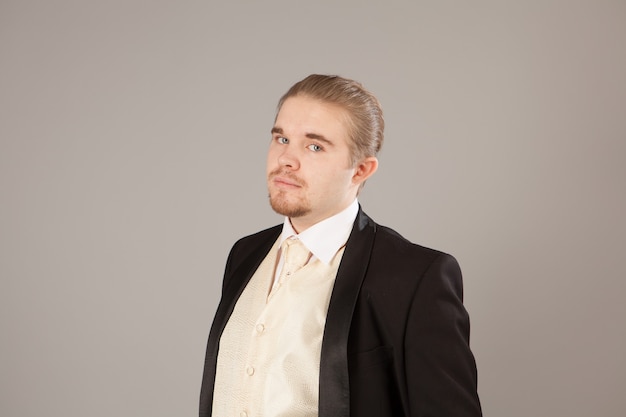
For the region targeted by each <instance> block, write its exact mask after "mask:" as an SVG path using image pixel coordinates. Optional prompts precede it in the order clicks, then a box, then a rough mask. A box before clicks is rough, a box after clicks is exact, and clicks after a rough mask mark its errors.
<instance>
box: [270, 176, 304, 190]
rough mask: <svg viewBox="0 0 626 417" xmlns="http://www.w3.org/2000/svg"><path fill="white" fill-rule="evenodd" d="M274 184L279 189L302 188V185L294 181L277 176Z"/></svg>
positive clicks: (273, 180) (273, 179)
mask: <svg viewBox="0 0 626 417" xmlns="http://www.w3.org/2000/svg"><path fill="white" fill-rule="evenodd" d="M272 182H273V183H274V184H275V185H277V186H279V187H288V188H300V187H301V185H300V184H298V183H297V182H296V181H295V180H292V179H290V178H287V177H281V176H276V177H274V178H272Z"/></svg>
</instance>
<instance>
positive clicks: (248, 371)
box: [246, 366, 254, 376]
mask: <svg viewBox="0 0 626 417" xmlns="http://www.w3.org/2000/svg"><path fill="white" fill-rule="evenodd" d="M246 373H247V374H248V375H249V376H252V375H254V368H253V367H252V366H248V367H247V368H246Z"/></svg>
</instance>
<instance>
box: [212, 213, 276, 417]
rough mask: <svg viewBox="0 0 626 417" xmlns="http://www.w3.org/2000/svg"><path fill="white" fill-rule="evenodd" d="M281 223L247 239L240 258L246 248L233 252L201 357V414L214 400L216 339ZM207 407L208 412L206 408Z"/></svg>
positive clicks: (265, 253)
mask: <svg viewBox="0 0 626 417" xmlns="http://www.w3.org/2000/svg"><path fill="white" fill-rule="evenodd" d="M281 228H282V225H281V226H276V227H274V228H272V229H268V230H266V231H264V232H262V234H261V235H259V236H258V238H257V239H254V238H253V239H251V240H250V241H249V242H246V245H247V246H248V247H252V248H254V249H253V250H252V251H251V252H249V254H248V255H247V256H246V257H245V258H244V259H242V260H239V259H236V258H237V253H239V252H244V251H245V250H246V248H240V249H239V250H238V252H237V253H234V254H233V259H231V260H230V261H231V262H233V267H234V270H233V272H232V273H231V274H230V276H228V277H225V280H224V282H225V283H226V286H225V287H224V290H223V293H222V298H221V300H220V304H219V306H218V307H217V312H216V313H215V318H214V319H213V325H212V326H211V331H210V333H209V341H208V343H207V350H206V359H205V361H204V376H203V380H202V389H201V392H200V416H201V417H202V416H205V415H206V416H210V415H211V412H210V411H211V406H212V403H213V385H214V383H215V367H216V364H217V351H218V348H219V341H220V337H221V335H222V332H223V331H224V327H226V323H227V322H228V319H229V318H230V315H231V314H232V312H233V310H234V308H235V304H236V303H237V300H238V299H239V296H240V295H241V293H242V292H243V290H244V288H245V287H246V285H247V284H248V281H250V278H252V275H254V272H255V271H256V270H257V268H258V267H259V265H260V264H261V262H262V261H263V259H265V257H266V256H267V253H268V252H269V250H270V249H271V248H272V245H273V244H274V242H275V241H276V239H278V236H279V235H280V231H281ZM207 410H208V412H206V411H207Z"/></svg>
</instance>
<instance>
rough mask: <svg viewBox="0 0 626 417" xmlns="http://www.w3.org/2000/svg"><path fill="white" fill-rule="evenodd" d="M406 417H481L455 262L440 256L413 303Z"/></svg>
mask: <svg viewBox="0 0 626 417" xmlns="http://www.w3.org/2000/svg"><path fill="white" fill-rule="evenodd" d="M405 355H406V356H405V359H406V362H405V366H406V379H407V381H406V383H407V387H408V390H409V393H408V394H409V395H408V396H409V408H410V415H411V416H419V417H426V416H428V417H461V416H463V417H477V416H481V415H482V413H481V407H480V401H479V399H478V394H477V371H476V363H475V360H474V356H473V354H472V352H471V350H470V347H469V316H468V313H467V311H466V310H465V307H464V306H463V283H462V277H461V270H460V268H459V265H458V263H457V261H456V260H455V259H454V258H453V257H452V256H450V255H447V254H441V255H439V256H438V257H436V258H435V259H434V261H433V262H432V264H431V265H430V267H429V268H428V269H427V270H426V272H425V274H424V276H423V277H422V279H421V282H420V284H419V286H418V287H417V289H416V292H415V294H414V297H413V301H412V305H411V307H410V310H409V316H408V322H407V327H406V337H405Z"/></svg>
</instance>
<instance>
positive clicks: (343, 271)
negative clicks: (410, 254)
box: [319, 209, 376, 417]
mask: <svg viewBox="0 0 626 417" xmlns="http://www.w3.org/2000/svg"><path fill="white" fill-rule="evenodd" d="M375 233H376V225H375V223H374V222H373V221H372V220H371V219H370V218H369V217H368V216H367V215H366V214H365V213H363V211H361V210H360V209H359V214H358V215H357V218H356V221H355V222H354V227H353V228H352V233H351V234H350V237H349V238H348V242H347V243H346V249H345V251H344V254H343V258H342V259H341V264H340V265H339V270H338V271H337V277H336V279H335V286H334V287H333V292H332V295H331V298H330V304H329V306H328V314H327V315H326V326H325V329H324V339H323V341H322V354H321V359H320V384H319V385H320V387H319V388H320V394H319V417H348V416H349V415H350V387H349V380H348V335H349V333H350V324H351V322H352V314H353V312H354V307H355V305H356V300H357V297H358V295H359V291H360V290H361V284H362V283H363V279H364V278H365V273H366V271H367V266H368V264H369V259H370V255H371V252H372V246H373V244H374V236H375Z"/></svg>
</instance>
